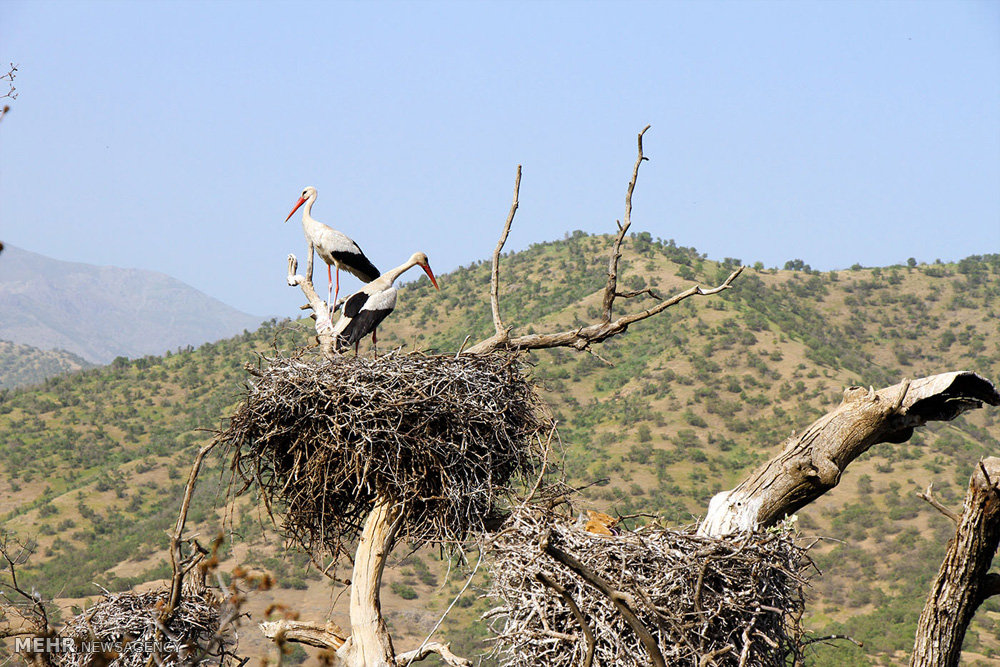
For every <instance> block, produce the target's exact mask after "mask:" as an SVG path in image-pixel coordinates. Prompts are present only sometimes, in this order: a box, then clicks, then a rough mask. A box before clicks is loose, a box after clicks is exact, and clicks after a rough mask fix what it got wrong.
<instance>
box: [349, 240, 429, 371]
mask: <svg viewBox="0 0 1000 667" xmlns="http://www.w3.org/2000/svg"><path fill="white" fill-rule="evenodd" d="M414 266H419V267H420V268H422V269H423V270H424V272H425V273H426V274H427V277H428V278H430V279H431V283H432V284H433V285H434V287H435V288H436V289H441V288H440V287H438V284H437V280H435V279H434V273H433V272H432V271H431V265H430V264H428V263H427V255H425V254H424V253H422V252H415V253H413V255H411V256H410V259H408V260H407V261H406V263H405V264H401V265H399V266H397V267H396V268H395V269H392V270H391V271H388V272H386V273H383V274H382V275H381V276H379V277H378V278H377V279H375V280H373V281H372V282H370V283H368V284H367V285H365V286H364V287H362V288H361V289H360V290H358V291H357V292H355V293H354V294H352V295H351V296H349V297H347V301H345V302H344V311H343V314H342V315H341V316H340V319H339V320H337V325H336V326H335V327H334V328H333V337H334V341H335V343H334V344H335V345H336V348H337V349H338V350H342V349H343V348H344V347H346V346H348V345H351V344H352V343H353V344H354V353H355V354H357V351H358V343H359V342H360V341H361V339H362V338H364V337H365V336H367V335H368V334H371V335H372V345H378V340H377V339H376V338H375V328H376V327H377V326H378V325H379V323H381V322H382V320H384V319H385V318H386V317H388V316H389V313H391V312H392V309H393V308H395V307H396V288H395V287H393V286H392V284H393V283H394V282H396V278H398V277H399V276H401V275H403V273H405V272H406V271H408V270H410V269H411V268H413V267H414Z"/></svg>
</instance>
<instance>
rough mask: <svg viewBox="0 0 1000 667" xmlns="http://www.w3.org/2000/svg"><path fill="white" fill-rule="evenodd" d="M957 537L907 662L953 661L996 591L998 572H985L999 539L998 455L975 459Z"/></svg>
mask: <svg viewBox="0 0 1000 667" xmlns="http://www.w3.org/2000/svg"><path fill="white" fill-rule="evenodd" d="M956 523H957V529H956V531H955V537H954V539H952V540H951V542H950V543H949V544H948V552H947V554H946V555H945V558H944V561H943V562H942V563H941V569H940V570H939V571H938V575H937V578H936V579H935V580H934V584H933V585H932V586H931V592H930V595H929V596H928V598H927V604H926V605H925V606H924V610H923V613H921V614H920V621H919V623H918V624H917V636H916V641H915V643H914V646H913V655H912V656H911V657H910V665H911V667H953V666H955V665H958V659H959V656H960V655H961V653H962V640H963V639H964V638H965V631H966V629H967V628H968V627H969V622H970V621H971V620H972V617H973V615H974V614H975V613H976V609H977V608H978V607H979V605H980V604H982V602H983V601H984V600H985V599H986V598H988V597H990V596H991V595H996V594H998V593H1000V575H997V574H987V572H988V570H989V569H990V563H991V562H992V561H993V556H994V554H996V551H997V545H998V543H1000V458H997V457H990V458H987V459H984V460H982V461H980V462H979V465H978V466H977V467H976V470H975V472H973V473H972V478H971V479H970V480H969V490H968V492H967V493H966V495H965V506H964V509H963V511H962V516H961V517H958V521H957V522H956Z"/></svg>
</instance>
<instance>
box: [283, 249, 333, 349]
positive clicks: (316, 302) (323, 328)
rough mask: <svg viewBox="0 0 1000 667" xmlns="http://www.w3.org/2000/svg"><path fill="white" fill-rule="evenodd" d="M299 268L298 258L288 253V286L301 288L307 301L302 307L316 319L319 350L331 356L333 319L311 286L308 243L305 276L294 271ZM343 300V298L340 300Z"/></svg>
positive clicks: (310, 262) (311, 267) (324, 302)
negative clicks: (308, 310)
mask: <svg viewBox="0 0 1000 667" xmlns="http://www.w3.org/2000/svg"><path fill="white" fill-rule="evenodd" d="M298 268H299V260H298V258H296V257H295V255H293V254H289V255H288V279H287V281H288V286H289V287H298V288H300V289H301V290H302V293H303V294H304V295H305V297H306V299H307V300H308V301H309V303H308V304H307V305H305V306H302V309H303V310H305V309H311V310H312V311H313V314H312V318H313V319H314V320H316V342H318V343H319V346H320V350H322V352H323V355H324V356H326V357H328V358H329V357H332V356H333V355H334V354H336V353H335V352H334V345H333V343H334V336H333V321H332V320H331V319H330V310H331V306H330V304H327V302H326V301H324V300H323V299H322V298H321V297H320V296H319V294H317V293H316V288H315V287H314V286H313V281H312V270H313V246H312V244H309V262H308V266H307V268H306V274H307V275H305V276H303V275H301V274H298V273H296V271H297V270H298ZM341 301H343V300H341ZM332 308H333V310H336V304H334V305H333V307H332Z"/></svg>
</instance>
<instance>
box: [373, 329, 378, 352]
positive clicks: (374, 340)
mask: <svg viewBox="0 0 1000 667" xmlns="http://www.w3.org/2000/svg"><path fill="white" fill-rule="evenodd" d="M375 331H376V329H372V348H374V350H375V356H376V357H377V356H378V340H376V338H375Z"/></svg>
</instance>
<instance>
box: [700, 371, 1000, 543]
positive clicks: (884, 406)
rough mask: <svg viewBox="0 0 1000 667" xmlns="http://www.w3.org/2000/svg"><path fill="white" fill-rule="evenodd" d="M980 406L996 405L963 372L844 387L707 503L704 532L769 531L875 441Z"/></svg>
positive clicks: (995, 397) (998, 398)
mask: <svg viewBox="0 0 1000 667" xmlns="http://www.w3.org/2000/svg"><path fill="white" fill-rule="evenodd" d="M983 403H989V404H990V405H1000V394H998V393H997V390H996V388H994V386H993V384H992V383H991V382H989V381H988V380H986V379H985V378H983V377H981V376H979V375H977V374H975V373H972V372H969V371H958V372H952V373H941V374H939V375H931V376H929V377H925V378H920V379H917V380H913V381H912V382H910V381H909V380H907V381H904V382H901V383H900V384H897V385H893V386H891V387H886V388H884V389H881V390H879V391H877V392H876V391H875V389H874V388H871V387H870V388H868V389H867V390H865V389H864V388H862V387H850V388H848V389H847V390H845V391H844V400H843V402H842V403H841V404H840V405H839V406H838V407H837V408H836V409H834V410H833V411H831V412H829V413H828V414H826V415H824V416H823V417H820V418H819V419H817V420H816V421H815V422H813V423H812V425H810V426H809V427H808V428H807V429H806V430H805V431H803V432H802V433H801V434H799V435H793V436H792V437H791V438H789V439H788V440H786V441H785V446H784V448H783V450H782V451H781V453H779V454H778V455H777V456H775V457H774V458H772V459H771V460H770V461H768V462H767V463H765V464H764V465H762V466H761V467H759V468H758V469H757V470H755V471H754V472H752V473H751V474H750V475H749V476H748V477H747V478H746V479H745V480H744V481H742V482H741V483H740V484H739V485H738V486H737V487H736V488H735V489H733V490H732V491H725V492H723V493H720V494H717V495H716V496H715V497H714V498H712V501H711V503H710V504H709V509H708V512H707V514H706V516H705V520H704V521H703V522H702V523H701V526H700V527H699V528H698V531H699V533H701V534H703V535H714V536H720V535H727V534H730V533H734V532H739V531H742V530H754V529H756V528H759V527H765V526H770V525H773V524H774V523H776V522H777V521H779V520H781V518H782V517H784V516H786V515H788V514H791V513H792V512H794V511H796V510H797V509H799V508H800V507H803V506H805V505H807V504H809V503H810V502H812V501H813V500H815V499H816V498H818V497H819V496H820V495H822V494H824V493H826V492H827V491H828V490H830V489H832V488H833V487H835V486H836V485H837V484H838V483H839V482H840V475H841V473H842V472H843V471H844V470H845V469H846V468H847V466H848V465H849V464H850V463H851V462H852V461H854V459H856V458H857V457H858V456H860V455H861V454H863V453H864V452H866V451H867V450H868V449H869V448H870V447H872V446H873V445H875V444H877V443H880V442H905V441H906V440H908V439H909V438H910V436H911V435H913V429H914V428H916V427H919V426H922V425H923V424H925V423H926V422H928V421H948V420H951V419H954V418H955V417H957V416H958V415H960V414H961V413H963V412H965V411H966V410H971V409H973V408H978V407H982V404H983Z"/></svg>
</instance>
